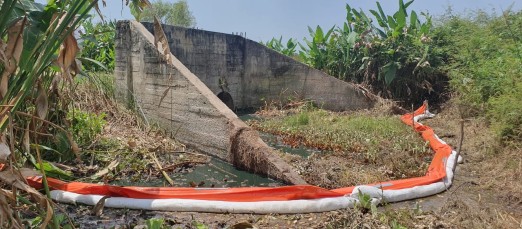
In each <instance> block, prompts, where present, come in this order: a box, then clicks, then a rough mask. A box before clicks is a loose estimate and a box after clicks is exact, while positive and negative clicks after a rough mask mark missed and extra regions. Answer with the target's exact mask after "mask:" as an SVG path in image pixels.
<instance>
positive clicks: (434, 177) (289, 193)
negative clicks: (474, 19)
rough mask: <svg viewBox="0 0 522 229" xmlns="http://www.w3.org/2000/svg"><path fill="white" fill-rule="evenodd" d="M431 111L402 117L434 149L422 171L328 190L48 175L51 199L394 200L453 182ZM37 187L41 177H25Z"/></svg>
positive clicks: (217, 208) (326, 207)
mask: <svg viewBox="0 0 522 229" xmlns="http://www.w3.org/2000/svg"><path fill="white" fill-rule="evenodd" d="M432 116H433V115H432V114H431V113H429V111H428V110H427V104H424V105H423V106H422V107H420V108H419V109H417V110H416V111H415V112H414V113H413V114H406V115H403V116H402V117H401V119H402V121H403V122H404V123H405V124H407V125H410V126H412V127H414V129H415V130H416V131H417V132H419V133H420V134H421V135H422V137H423V138H424V140H426V141H428V142H429V144H430V147H431V148H432V149H433V150H434V152H435V154H434V157H433V160H432V162H431V164H430V166H429V168H428V171H427V173H426V175H425V176H423V177H417V178H409V179H402V180H395V181H389V182H381V183H376V184H369V185H361V186H354V187H346V188H339V189H333V190H326V189H323V188H320V187H316V186H311V185H295V186H283V187H245V188H172V187H120V186H111V185H98V184H88V183H79V182H70V183H67V182H63V181H60V180H56V179H48V183H49V186H50V187H52V189H53V191H52V192H51V195H52V198H53V199H54V200H56V201H59V202H63V203H83V204H87V205H95V204H97V203H98V202H99V201H100V200H101V199H102V198H103V197H104V196H110V198H107V199H105V207H114V208H130V209H143V210H161V211H197V212H219V213H225V212H229V213H260V214H264V213H307V212H322V211H331V210H336V209H342V208H349V207H353V206H355V204H356V203H357V202H359V196H360V195H361V194H366V195H369V196H370V197H371V198H372V203H373V204H378V203H385V202H398V201H404V200H409V199H415V198H420V197H425V196H430V195H434V194H437V193H440V192H443V191H444V190H446V189H447V188H449V187H450V186H451V182H452V177H453V170H452V169H453V165H454V163H455V157H456V152H455V151H453V150H452V149H451V147H450V146H449V145H448V144H446V143H445V142H444V141H442V140H441V139H440V138H439V137H438V136H437V135H436V134H435V133H434V132H433V130H432V129H431V128H430V127H428V126H424V125H422V124H421V123H419V122H418V121H419V120H421V119H424V118H429V117H432ZM28 181H29V183H30V184H31V185H32V186H33V187H36V188H39V187H41V183H42V180H41V177H30V178H28Z"/></svg>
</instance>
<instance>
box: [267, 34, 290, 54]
mask: <svg viewBox="0 0 522 229" xmlns="http://www.w3.org/2000/svg"><path fill="white" fill-rule="evenodd" d="M261 44H264V45H265V46H267V47H268V48H270V49H273V50H275V51H277V52H279V53H282V54H284V55H287V56H290V57H292V56H294V55H295V49H296V48H297V43H296V42H295V41H294V39H292V38H290V39H288V41H287V42H286V46H285V45H283V37H282V36H281V37H279V39H276V38H272V39H271V40H270V41H267V42H266V43H263V42H261Z"/></svg>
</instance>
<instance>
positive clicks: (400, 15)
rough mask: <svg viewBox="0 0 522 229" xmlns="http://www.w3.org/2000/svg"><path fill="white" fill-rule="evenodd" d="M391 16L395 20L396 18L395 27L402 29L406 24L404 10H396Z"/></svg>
mask: <svg viewBox="0 0 522 229" xmlns="http://www.w3.org/2000/svg"><path fill="white" fill-rule="evenodd" d="M393 17H394V18H395V20H397V27H396V28H395V29H396V30H397V29H402V28H404V27H405V26H406V14H404V11H397V13H395V15H393Z"/></svg>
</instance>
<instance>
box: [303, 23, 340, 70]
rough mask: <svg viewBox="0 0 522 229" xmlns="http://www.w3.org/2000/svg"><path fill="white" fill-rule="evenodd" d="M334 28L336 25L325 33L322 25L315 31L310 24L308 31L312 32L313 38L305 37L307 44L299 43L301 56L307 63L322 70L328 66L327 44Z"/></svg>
mask: <svg viewBox="0 0 522 229" xmlns="http://www.w3.org/2000/svg"><path fill="white" fill-rule="evenodd" d="M334 28H335V27H332V28H331V29H329V30H328V31H326V33H325V32H323V29H322V28H321V27H320V26H317V27H316V29H315V31H314V29H312V27H310V26H308V32H309V33H310V36H311V37H312V40H311V41H309V40H308V39H306V38H305V39H304V41H305V43H306V46H304V45H302V44H301V43H299V46H300V47H301V51H300V52H299V56H300V57H301V59H302V60H304V61H305V63H307V64H308V65H311V66H313V67H315V68H317V69H320V70H324V69H325V68H326V66H327V62H328V59H327V56H328V50H327V45H328V41H329V39H330V35H331V34H332V32H333V31H334Z"/></svg>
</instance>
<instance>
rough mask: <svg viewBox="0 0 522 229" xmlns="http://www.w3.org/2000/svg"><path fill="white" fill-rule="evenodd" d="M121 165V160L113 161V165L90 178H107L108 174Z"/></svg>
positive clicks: (110, 164)
mask: <svg viewBox="0 0 522 229" xmlns="http://www.w3.org/2000/svg"><path fill="white" fill-rule="evenodd" d="M119 164H120V160H118V159H116V160H114V161H112V162H111V163H109V165H108V166H107V167H106V168H104V169H102V170H100V171H98V172H96V173H95V174H94V175H92V176H91V177H90V178H91V179H97V178H99V177H102V176H105V175H106V174H107V173H109V172H110V171H112V170H114V169H115V168H116V167H117V166H118V165H119Z"/></svg>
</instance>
